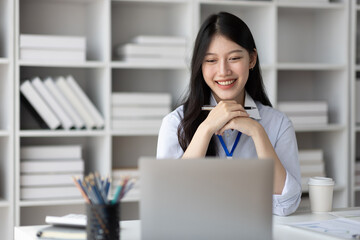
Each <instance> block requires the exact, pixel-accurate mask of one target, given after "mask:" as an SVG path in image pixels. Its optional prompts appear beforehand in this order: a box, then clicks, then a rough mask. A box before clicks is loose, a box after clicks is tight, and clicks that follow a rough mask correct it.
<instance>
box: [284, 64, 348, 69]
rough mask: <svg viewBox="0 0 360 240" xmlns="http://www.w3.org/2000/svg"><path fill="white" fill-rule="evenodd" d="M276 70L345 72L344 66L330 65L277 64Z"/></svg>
mask: <svg viewBox="0 0 360 240" xmlns="http://www.w3.org/2000/svg"><path fill="white" fill-rule="evenodd" d="M277 66H278V67H277V68H278V70H315V71H317V70H318V71H324V70H345V69H346V65H344V64H332V63H278V64H277Z"/></svg>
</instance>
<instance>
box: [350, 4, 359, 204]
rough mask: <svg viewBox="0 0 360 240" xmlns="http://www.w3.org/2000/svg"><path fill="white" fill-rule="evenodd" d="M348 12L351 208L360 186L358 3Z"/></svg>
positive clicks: (356, 201)
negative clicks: (359, 166)
mask: <svg viewBox="0 0 360 240" xmlns="http://www.w3.org/2000/svg"><path fill="white" fill-rule="evenodd" d="M351 4H352V5H351V11H350V19H351V22H350V23H351V25H350V47H351V49H352V51H350V89H351V92H350V93H351V95H350V101H351V105H350V109H351V113H352V114H351V116H350V127H351V133H350V142H351V145H350V172H349V185H350V190H351V192H350V201H351V206H360V186H359V185H356V183H355V171H354V168H355V163H356V161H359V158H360V152H359V150H358V149H359V146H360V123H358V122H356V114H358V112H357V111H358V110H357V109H358V107H359V104H360V103H359V102H357V101H356V97H357V96H359V94H360V93H359V92H357V91H356V82H357V81H358V79H359V73H360V52H359V48H360V35H359V34H360V30H359V27H360V25H359V24H360V5H359V2H358V1H352V2H351Z"/></svg>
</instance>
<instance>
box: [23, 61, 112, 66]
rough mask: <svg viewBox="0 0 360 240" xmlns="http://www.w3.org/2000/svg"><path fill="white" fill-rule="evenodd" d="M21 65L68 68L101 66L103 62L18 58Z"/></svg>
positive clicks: (103, 64)
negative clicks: (25, 59) (46, 60)
mask: <svg viewBox="0 0 360 240" xmlns="http://www.w3.org/2000/svg"><path fill="white" fill-rule="evenodd" d="M19 66H21V67H70V68H102V67H105V63H103V62H100V61H86V62H77V63H76V62H74V63H72V62H43V61H24V60H19Z"/></svg>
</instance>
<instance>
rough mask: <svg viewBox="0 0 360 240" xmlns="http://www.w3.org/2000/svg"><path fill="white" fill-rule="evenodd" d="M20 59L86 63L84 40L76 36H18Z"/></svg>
mask: <svg viewBox="0 0 360 240" xmlns="http://www.w3.org/2000/svg"><path fill="white" fill-rule="evenodd" d="M20 59H21V60H29V61H46V62H49V61H50V62H56V61H66V62H84V61H86V39H85V37H78V36H54V35H35V34H21V35H20Z"/></svg>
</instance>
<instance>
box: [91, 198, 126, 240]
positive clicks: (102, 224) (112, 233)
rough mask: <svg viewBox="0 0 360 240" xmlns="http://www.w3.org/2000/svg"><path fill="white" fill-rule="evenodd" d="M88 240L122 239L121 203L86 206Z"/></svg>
mask: <svg viewBox="0 0 360 240" xmlns="http://www.w3.org/2000/svg"><path fill="white" fill-rule="evenodd" d="M86 214H87V225H86V234H87V239H88V240H118V239H120V203H116V204H106V205H100V204H94V205H92V204H86Z"/></svg>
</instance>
